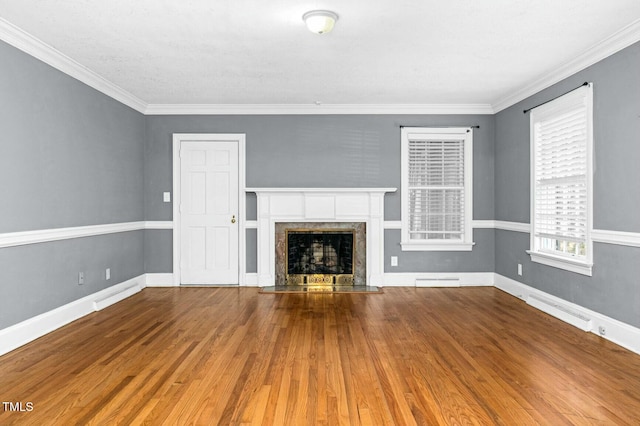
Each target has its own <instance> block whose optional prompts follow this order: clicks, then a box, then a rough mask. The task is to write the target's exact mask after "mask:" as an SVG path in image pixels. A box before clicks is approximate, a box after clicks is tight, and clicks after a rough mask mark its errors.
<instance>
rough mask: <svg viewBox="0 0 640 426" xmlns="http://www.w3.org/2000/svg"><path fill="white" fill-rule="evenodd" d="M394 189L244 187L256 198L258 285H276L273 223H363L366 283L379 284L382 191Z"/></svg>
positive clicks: (382, 220)
mask: <svg viewBox="0 0 640 426" xmlns="http://www.w3.org/2000/svg"><path fill="white" fill-rule="evenodd" d="M396 190H397V188H247V189H246V191H247V192H255V193H256V195H257V198H258V220H257V222H258V285H259V286H261V287H263V286H273V285H275V258H276V254H275V245H276V243H275V239H276V235H275V233H276V231H275V224H276V222H365V223H366V235H367V245H366V246H367V266H366V271H367V278H366V279H367V283H366V284H367V285H369V286H382V284H383V282H384V281H383V275H384V194H385V193H387V192H395V191H396Z"/></svg>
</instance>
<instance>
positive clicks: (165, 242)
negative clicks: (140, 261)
mask: <svg viewBox="0 0 640 426" xmlns="http://www.w3.org/2000/svg"><path fill="white" fill-rule="evenodd" d="M172 271H173V230H171V229H147V230H145V231H144V272H147V273H163V274H164V273H171V272H172Z"/></svg>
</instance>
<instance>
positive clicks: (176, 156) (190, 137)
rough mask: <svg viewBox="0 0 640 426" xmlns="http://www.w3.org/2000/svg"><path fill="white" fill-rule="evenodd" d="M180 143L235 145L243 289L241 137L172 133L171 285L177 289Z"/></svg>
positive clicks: (244, 252) (244, 159)
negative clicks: (235, 143) (236, 151)
mask: <svg viewBox="0 0 640 426" xmlns="http://www.w3.org/2000/svg"><path fill="white" fill-rule="evenodd" d="M182 141H199V142H211V143H216V142H217V141H219V142H234V141H235V142H237V143H238V232H239V235H238V283H239V285H241V286H243V285H246V284H245V283H246V280H245V275H246V261H247V255H246V247H245V245H246V239H247V238H246V219H245V216H246V214H247V213H246V212H247V208H246V198H247V197H246V191H245V190H246V182H245V176H246V169H245V161H246V158H245V142H246V135H245V134H244V133H174V134H173V285H174V286H179V285H180V278H181V277H180V261H181V259H182V257H181V254H180V250H181V248H180V220H181V217H180V202H181V197H180V188H181V185H180V179H181V175H180V145H181V143H182Z"/></svg>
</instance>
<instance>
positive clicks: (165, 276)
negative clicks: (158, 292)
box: [142, 272, 176, 287]
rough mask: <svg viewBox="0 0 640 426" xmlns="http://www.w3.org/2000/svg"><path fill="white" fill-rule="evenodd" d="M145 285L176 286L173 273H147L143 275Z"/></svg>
mask: <svg viewBox="0 0 640 426" xmlns="http://www.w3.org/2000/svg"><path fill="white" fill-rule="evenodd" d="M142 278H143V280H144V284H145V287H176V285H175V283H174V281H173V273H171V272H169V273H146V274H144V275H143V276H142Z"/></svg>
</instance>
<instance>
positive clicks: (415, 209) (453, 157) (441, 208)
mask: <svg viewBox="0 0 640 426" xmlns="http://www.w3.org/2000/svg"><path fill="white" fill-rule="evenodd" d="M401 138H402V155H401V157H402V158H401V161H402V240H401V245H402V250H471V248H472V246H473V242H472V240H471V238H472V229H471V219H472V217H473V215H472V206H473V200H472V194H473V191H472V180H473V174H472V163H473V158H472V155H473V131H472V130H471V129H470V128H422V127H405V128H402V132H401Z"/></svg>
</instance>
